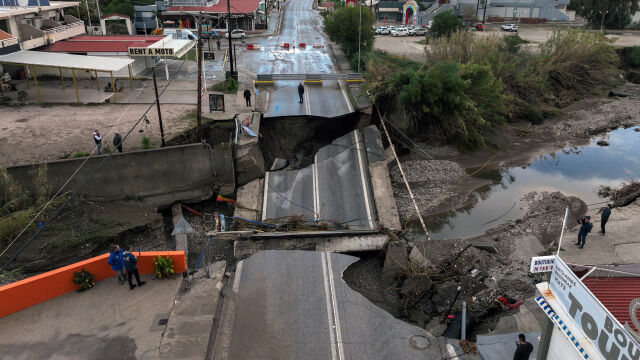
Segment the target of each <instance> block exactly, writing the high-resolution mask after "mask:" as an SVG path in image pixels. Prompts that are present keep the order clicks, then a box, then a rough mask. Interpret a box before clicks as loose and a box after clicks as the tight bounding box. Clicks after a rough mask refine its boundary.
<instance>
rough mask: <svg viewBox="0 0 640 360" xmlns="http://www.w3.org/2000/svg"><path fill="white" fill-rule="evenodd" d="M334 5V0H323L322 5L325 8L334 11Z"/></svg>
mask: <svg viewBox="0 0 640 360" xmlns="http://www.w3.org/2000/svg"><path fill="white" fill-rule="evenodd" d="M334 5H335V4H334V3H333V2H331V1H323V2H322V7H323V8H325V9H328V10H330V11H333V8H334Z"/></svg>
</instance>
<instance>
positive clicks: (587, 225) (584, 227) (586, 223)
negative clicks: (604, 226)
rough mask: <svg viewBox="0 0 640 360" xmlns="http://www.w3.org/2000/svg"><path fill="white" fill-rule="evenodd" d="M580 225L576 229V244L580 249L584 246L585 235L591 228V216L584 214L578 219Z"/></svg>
mask: <svg viewBox="0 0 640 360" xmlns="http://www.w3.org/2000/svg"><path fill="white" fill-rule="evenodd" d="M578 221H579V223H580V224H581V225H580V230H579V231H578V242H577V243H576V245H578V246H579V247H580V249H582V248H583V247H584V243H585V241H586V240H587V235H588V234H589V233H590V232H591V229H593V224H592V223H591V216H585V217H583V218H580V219H578Z"/></svg>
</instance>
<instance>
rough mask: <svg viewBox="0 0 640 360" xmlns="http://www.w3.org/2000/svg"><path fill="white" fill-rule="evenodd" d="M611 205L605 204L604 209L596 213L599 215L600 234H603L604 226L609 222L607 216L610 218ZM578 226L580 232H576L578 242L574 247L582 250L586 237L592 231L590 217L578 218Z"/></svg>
mask: <svg viewBox="0 0 640 360" xmlns="http://www.w3.org/2000/svg"><path fill="white" fill-rule="evenodd" d="M611 208H612V206H611V204H607V206H606V207H603V208H602V209H600V210H599V211H598V214H601V215H600V234H602V235H604V234H605V226H606V225H607V222H608V221H609V216H611ZM578 224H580V230H578V242H577V243H576V246H578V247H579V248H580V249H582V248H584V244H585V242H586V240H587V235H588V234H589V233H590V232H591V230H592V229H593V224H592V223H591V216H583V217H579V218H578Z"/></svg>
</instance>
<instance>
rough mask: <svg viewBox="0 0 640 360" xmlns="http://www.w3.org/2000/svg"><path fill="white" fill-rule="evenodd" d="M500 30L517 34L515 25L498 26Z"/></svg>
mask: <svg viewBox="0 0 640 360" xmlns="http://www.w3.org/2000/svg"><path fill="white" fill-rule="evenodd" d="M500 30H502V31H509V32H517V31H518V25H516V24H507V25H502V26H500Z"/></svg>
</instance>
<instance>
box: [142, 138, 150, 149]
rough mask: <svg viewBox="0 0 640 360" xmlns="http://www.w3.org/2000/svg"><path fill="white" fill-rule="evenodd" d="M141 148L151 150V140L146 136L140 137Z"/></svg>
mask: <svg viewBox="0 0 640 360" xmlns="http://www.w3.org/2000/svg"><path fill="white" fill-rule="evenodd" d="M142 148H143V149H151V139H149V138H148V137H146V136H143V137H142Z"/></svg>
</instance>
